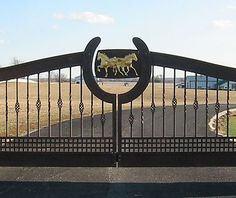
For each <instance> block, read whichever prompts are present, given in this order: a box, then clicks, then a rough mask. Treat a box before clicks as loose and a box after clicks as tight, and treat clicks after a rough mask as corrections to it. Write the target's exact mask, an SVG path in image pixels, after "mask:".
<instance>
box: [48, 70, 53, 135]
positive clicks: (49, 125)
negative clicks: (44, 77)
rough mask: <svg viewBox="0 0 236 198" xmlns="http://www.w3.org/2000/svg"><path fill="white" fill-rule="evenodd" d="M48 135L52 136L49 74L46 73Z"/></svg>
mask: <svg viewBox="0 0 236 198" xmlns="http://www.w3.org/2000/svg"><path fill="white" fill-rule="evenodd" d="M48 135H49V137H51V136H52V130H51V74H50V71H49V72H48Z"/></svg>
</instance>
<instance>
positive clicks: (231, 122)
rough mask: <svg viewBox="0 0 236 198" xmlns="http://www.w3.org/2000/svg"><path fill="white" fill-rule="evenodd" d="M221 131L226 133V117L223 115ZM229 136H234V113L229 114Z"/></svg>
mask: <svg viewBox="0 0 236 198" xmlns="http://www.w3.org/2000/svg"><path fill="white" fill-rule="evenodd" d="M222 133H223V134H224V135H226V134H227V118H226V116H225V118H224V120H223V130H222ZM229 136H230V137H236V115H230V116H229Z"/></svg>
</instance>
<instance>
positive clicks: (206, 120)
mask: <svg viewBox="0 0 236 198" xmlns="http://www.w3.org/2000/svg"><path fill="white" fill-rule="evenodd" d="M206 137H208V76H206Z"/></svg>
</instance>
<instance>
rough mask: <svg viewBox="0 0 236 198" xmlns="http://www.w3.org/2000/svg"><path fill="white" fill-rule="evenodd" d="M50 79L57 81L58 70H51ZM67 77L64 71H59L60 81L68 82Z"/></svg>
mask: <svg viewBox="0 0 236 198" xmlns="http://www.w3.org/2000/svg"><path fill="white" fill-rule="evenodd" d="M51 81H52V82H59V73H58V72H51ZM68 81H69V79H68V77H67V75H66V74H65V73H61V82H68Z"/></svg>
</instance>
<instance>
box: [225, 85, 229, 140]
mask: <svg viewBox="0 0 236 198" xmlns="http://www.w3.org/2000/svg"><path fill="white" fill-rule="evenodd" d="M226 100H227V120H226V122H227V133H226V134H227V137H229V81H227V99H226Z"/></svg>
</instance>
